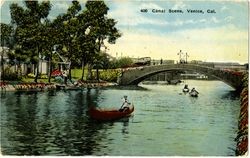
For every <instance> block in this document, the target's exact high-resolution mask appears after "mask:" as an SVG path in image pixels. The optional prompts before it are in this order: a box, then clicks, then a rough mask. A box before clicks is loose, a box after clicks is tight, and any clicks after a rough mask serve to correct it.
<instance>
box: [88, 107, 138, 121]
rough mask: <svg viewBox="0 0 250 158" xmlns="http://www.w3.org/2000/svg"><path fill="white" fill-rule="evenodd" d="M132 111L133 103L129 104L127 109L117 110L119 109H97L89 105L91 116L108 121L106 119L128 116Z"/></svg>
mask: <svg viewBox="0 0 250 158" xmlns="http://www.w3.org/2000/svg"><path fill="white" fill-rule="evenodd" d="M133 111H134V105H132V104H131V105H130V106H129V109H127V110H125V111H119V109H115V110H114V109H111V110H108V109H99V108H95V107H91V108H90V109H89V115H90V117H91V118H93V119H95V120H101V121H108V120H116V119H120V118H123V117H128V116H130V115H131V114H132V112H133Z"/></svg>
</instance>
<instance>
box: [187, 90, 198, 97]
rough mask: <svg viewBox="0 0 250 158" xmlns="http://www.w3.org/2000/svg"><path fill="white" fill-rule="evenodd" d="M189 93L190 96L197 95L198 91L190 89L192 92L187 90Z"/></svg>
mask: <svg viewBox="0 0 250 158" xmlns="http://www.w3.org/2000/svg"><path fill="white" fill-rule="evenodd" d="M189 94H190V96H191V97H198V92H195V91H192V92H189Z"/></svg>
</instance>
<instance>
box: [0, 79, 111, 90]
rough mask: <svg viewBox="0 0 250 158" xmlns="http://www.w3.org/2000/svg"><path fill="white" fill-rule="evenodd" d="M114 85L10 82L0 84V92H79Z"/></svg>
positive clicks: (105, 83) (102, 83)
mask: <svg viewBox="0 0 250 158" xmlns="http://www.w3.org/2000/svg"><path fill="white" fill-rule="evenodd" d="M115 85H116V83H111V82H103V81H101V82H93V81H91V82H82V81H81V82H77V83H75V84H59V83H43V82H40V83H32V82H31V83H28V82H20V83H11V82H10V81H7V82H1V83H0V92H15V91H26V92H27V91H36V92H43V91H49V90H80V89H85V88H100V87H108V86H115Z"/></svg>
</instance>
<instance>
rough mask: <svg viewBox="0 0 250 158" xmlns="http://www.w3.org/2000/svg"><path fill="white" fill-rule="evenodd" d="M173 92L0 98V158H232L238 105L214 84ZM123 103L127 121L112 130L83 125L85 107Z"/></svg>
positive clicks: (162, 88)
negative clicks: (130, 109)
mask: <svg viewBox="0 0 250 158" xmlns="http://www.w3.org/2000/svg"><path fill="white" fill-rule="evenodd" d="M185 82H186V83H187V84H189V86H190V88H191V87H193V86H194V87H195V88H196V89H197V90H198V91H199V92H200V94H199V97H198V98H192V97H190V96H189V95H188V94H186V95H185V94H183V93H182V88H183V86H184V84H180V85H159V84H158V85H140V87H139V88H138V87H126V88H124V87H123V88H121V87H120V88H99V89H89V90H87V89H85V90H79V91H54V92H53V91H50V92H6V93H2V94H1V106H0V109H1V152H2V154H3V155H109V156H118V155H121V156H175V155H177V156H233V155H235V153H234V149H235V146H236V142H235V140H234V139H235V137H236V134H237V125H238V124H237V123H238V116H239V110H240V101H239V97H238V96H237V95H236V94H235V92H234V91H233V89H232V88H231V87H229V86H227V85H226V84H224V83H223V82H220V81H197V80H187V81H185ZM123 95H128V99H129V100H130V101H131V102H133V103H134V105H135V111H134V115H133V116H131V117H130V118H125V119H122V120H118V121H113V122H97V121H94V120H91V119H90V118H89V117H88V114H87V110H88V107H89V106H91V105H95V106H100V107H103V108H110V107H120V105H121V104H122V101H121V98H122V96H123Z"/></svg>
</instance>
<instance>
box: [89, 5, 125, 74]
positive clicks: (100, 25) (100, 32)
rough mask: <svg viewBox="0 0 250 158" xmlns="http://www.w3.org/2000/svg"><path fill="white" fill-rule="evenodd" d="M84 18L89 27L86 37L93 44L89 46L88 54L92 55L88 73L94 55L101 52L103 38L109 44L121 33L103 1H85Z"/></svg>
mask: <svg viewBox="0 0 250 158" xmlns="http://www.w3.org/2000/svg"><path fill="white" fill-rule="evenodd" d="M85 7H86V9H87V10H86V11H85V14H86V16H85V18H86V20H87V21H88V27H89V28H90V33H89V36H88V38H90V39H91V41H92V43H93V44H94V46H91V47H90V53H89V55H91V56H92V58H90V60H89V61H88V64H89V69H88V73H91V72H92V70H91V69H92V65H93V61H94V60H95V58H94V57H98V55H95V54H99V53H100V52H101V47H102V46H104V40H106V39H107V41H108V42H109V43H111V44H114V43H115V41H116V39H118V38H119V37H121V33H120V32H119V31H118V30H117V28H116V27H115V25H116V23H117V22H116V21H115V20H114V19H111V18H108V17H107V13H108V10H109V8H108V7H107V6H106V4H105V3H104V2H103V1H87V2H86V5H85Z"/></svg>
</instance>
